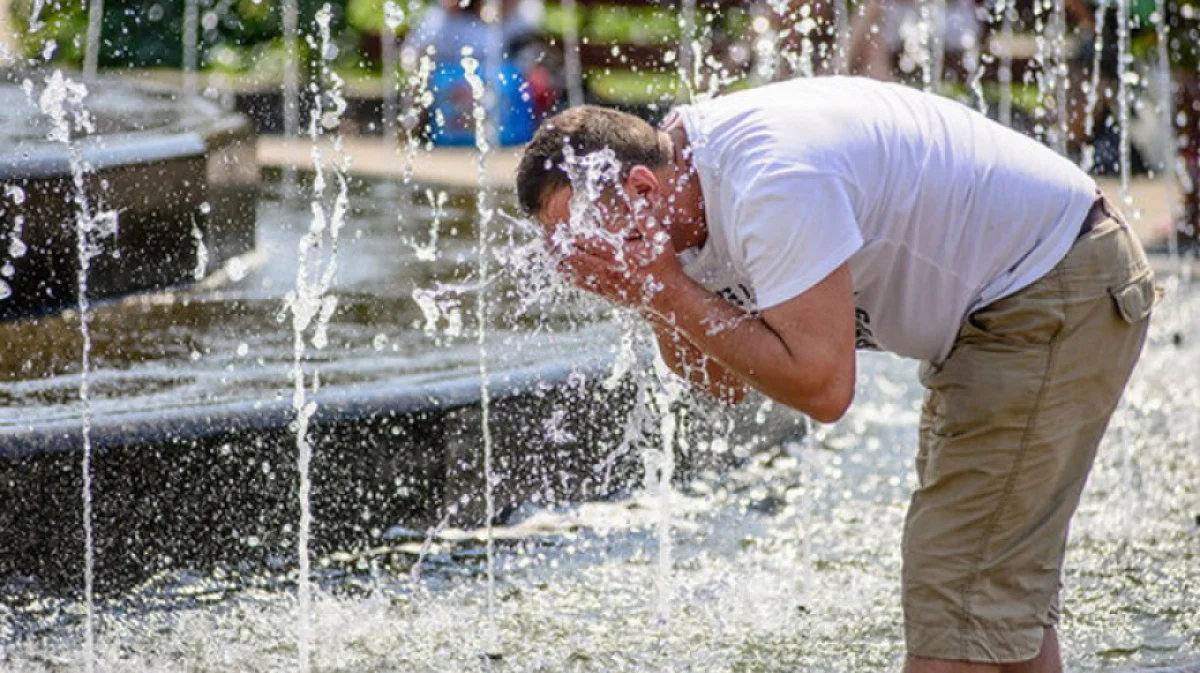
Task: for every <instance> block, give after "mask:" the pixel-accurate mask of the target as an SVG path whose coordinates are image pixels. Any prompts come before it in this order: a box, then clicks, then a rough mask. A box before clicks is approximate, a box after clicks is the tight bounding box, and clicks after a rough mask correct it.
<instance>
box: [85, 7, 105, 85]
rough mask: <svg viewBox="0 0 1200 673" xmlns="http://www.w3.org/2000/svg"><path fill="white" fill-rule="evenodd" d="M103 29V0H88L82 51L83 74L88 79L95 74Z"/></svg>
mask: <svg viewBox="0 0 1200 673" xmlns="http://www.w3.org/2000/svg"><path fill="white" fill-rule="evenodd" d="M103 29H104V0H88V23H87V36H86V38H85V39H86V41H85V43H84V52H83V74H84V75H85V76H87V77H88V78H89V79H90V78H93V77H95V76H96V68H97V65H98V64H99V62H100V48H101V43H100V38H101V36H102V31H103Z"/></svg>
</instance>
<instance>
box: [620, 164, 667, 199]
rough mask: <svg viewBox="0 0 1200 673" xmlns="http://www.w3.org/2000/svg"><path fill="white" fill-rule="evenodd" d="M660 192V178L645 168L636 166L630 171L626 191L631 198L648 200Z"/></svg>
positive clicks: (626, 180) (626, 181) (626, 179)
mask: <svg viewBox="0 0 1200 673" xmlns="http://www.w3.org/2000/svg"><path fill="white" fill-rule="evenodd" d="M658 190H659V182H658V176H657V175H655V174H654V171H652V170H650V169H649V168H646V167H645V166H641V165H638V166H634V167H633V168H631V169H629V176H628V177H626V178H625V191H626V192H627V193H629V194H630V195H631V196H636V197H641V198H647V197H649V196H651V195H653V194H656V193H657V192H658Z"/></svg>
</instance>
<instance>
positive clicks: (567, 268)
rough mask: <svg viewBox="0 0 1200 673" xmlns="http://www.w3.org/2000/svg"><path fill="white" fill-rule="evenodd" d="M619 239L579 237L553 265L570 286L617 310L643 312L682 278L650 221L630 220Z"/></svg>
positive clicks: (660, 233) (668, 247)
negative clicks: (612, 304)
mask: <svg viewBox="0 0 1200 673" xmlns="http://www.w3.org/2000/svg"><path fill="white" fill-rule="evenodd" d="M631 219H632V221H633V224H632V226H631V227H630V229H629V230H627V232H626V233H625V234H624V235H623V236H621V235H610V236H601V235H597V234H578V235H575V236H573V237H572V238H571V239H570V240H569V243H570V249H571V253H570V254H569V255H567V256H566V257H565V258H564V259H563V260H562V261H561V262H559V264H558V268H559V271H560V272H562V273H563V274H564V275H566V276H567V278H568V279H569V280H570V282H571V283H572V284H573V285H575V286H576V287H579V288H581V289H583V290H587V291H588V292H592V293H595V294H597V295H600V296H601V297H603V298H605V299H607V300H609V301H611V302H613V303H616V304H620V305H621V306H627V307H629V308H632V309H636V310H644V309H646V308H647V307H648V306H649V305H650V302H651V300H652V299H653V298H654V296H655V295H656V294H658V293H659V292H661V291H662V290H663V288H664V287H666V286H667V285H668V284H670V283H671V282H672V281H674V280H677V279H678V278H679V277H680V276H682V275H683V269H682V268H681V267H680V266H679V260H678V259H676V257H675V250H674V248H673V247H672V245H671V239H670V237H669V236H668V235H667V232H666V231H664V230H663V228H662V226H661V225H660V224H659V223H658V222H657V221H656V220H654V219H653V218H650V217H644V216H639V215H638V214H635V215H634V217H633V218H631Z"/></svg>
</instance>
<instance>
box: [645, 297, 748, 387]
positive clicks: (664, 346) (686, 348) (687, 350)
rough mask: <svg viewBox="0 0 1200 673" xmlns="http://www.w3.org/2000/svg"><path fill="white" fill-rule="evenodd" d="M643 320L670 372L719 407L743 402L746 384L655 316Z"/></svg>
mask: <svg viewBox="0 0 1200 673" xmlns="http://www.w3.org/2000/svg"><path fill="white" fill-rule="evenodd" d="M646 319H647V322H648V323H650V327H651V329H653V330H654V336H655V338H656V339H657V340H658V350H659V353H661V354H662V358H663V361H664V362H666V363H667V366H668V367H670V368H671V371H673V372H675V373H676V374H677V375H678V376H680V377H681V378H683V379H685V380H686V381H687V382H688V383H690V384H692V385H693V386H696V387H699V388H701V389H703V390H704V391H705V392H707V393H708V394H709V396H711V397H712V398H713V399H715V400H717V401H718V402H720V403H722V404H737V403H738V402H740V401H742V398H744V397H745V396H746V392H747V390H748V388H749V386H748V385H747V384H746V382H745V381H743V380H741V379H740V378H739V377H738V376H736V375H735V374H733V373H732V372H730V371H729V370H728V369H726V368H725V367H723V366H721V364H720V363H719V362H717V361H716V360H714V359H713V358H711V357H709V356H708V355H706V354H705V353H704V351H702V350H700V348H698V347H697V346H696V345H695V344H693V343H692V342H691V341H689V340H688V338H687V336H686V335H685V334H684V333H683V332H681V331H679V330H678V329H675V328H674V327H673V326H671V325H669V324H667V323H666V322H665V321H663V319H662V318H661V317H660V316H658V315H657V314H654V313H648V314H647V315H646Z"/></svg>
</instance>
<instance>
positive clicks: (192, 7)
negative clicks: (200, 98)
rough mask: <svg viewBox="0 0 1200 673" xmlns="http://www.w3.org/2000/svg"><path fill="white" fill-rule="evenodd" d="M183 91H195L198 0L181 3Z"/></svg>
mask: <svg viewBox="0 0 1200 673" xmlns="http://www.w3.org/2000/svg"><path fill="white" fill-rule="evenodd" d="M182 30H183V36H182V37H183V91H184V93H186V94H188V95H195V93H196V70H197V67H198V62H199V57H198V52H199V40H200V0H184V4H183V29H182Z"/></svg>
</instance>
